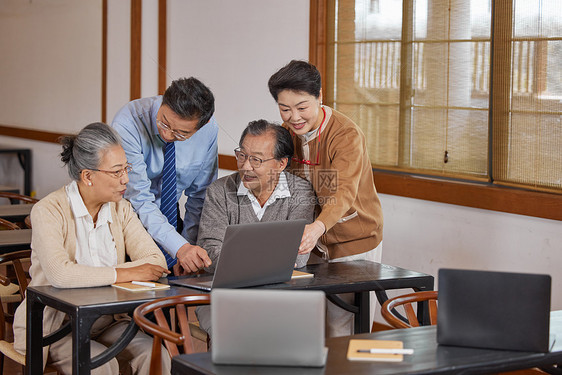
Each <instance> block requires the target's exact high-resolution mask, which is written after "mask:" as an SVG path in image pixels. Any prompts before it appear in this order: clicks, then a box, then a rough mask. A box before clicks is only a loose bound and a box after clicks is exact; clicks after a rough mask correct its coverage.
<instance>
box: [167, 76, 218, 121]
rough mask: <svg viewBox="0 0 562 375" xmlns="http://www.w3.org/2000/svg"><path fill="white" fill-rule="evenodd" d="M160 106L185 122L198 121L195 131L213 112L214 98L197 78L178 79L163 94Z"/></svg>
mask: <svg viewBox="0 0 562 375" xmlns="http://www.w3.org/2000/svg"><path fill="white" fill-rule="evenodd" d="M162 104H165V105H167V106H168V107H170V109H171V110H172V111H174V113H175V114H177V115H178V116H180V117H181V118H182V119H185V120H194V119H199V122H198V123H197V129H200V128H201V127H202V126H203V125H205V124H206V123H208V122H209V120H210V119H211V116H213V113H214V112H215V97H214V96H213V93H212V92H211V90H210V89H209V88H208V87H207V86H205V85H204V84H203V83H202V82H201V81H199V80H198V79H197V78H193V77H189V78H180V79H177V80H175V81H173V82H172V84H171V85H170V87H168V88H167V89H166V91H165V92H164V96H163V97H162Z"/></svg>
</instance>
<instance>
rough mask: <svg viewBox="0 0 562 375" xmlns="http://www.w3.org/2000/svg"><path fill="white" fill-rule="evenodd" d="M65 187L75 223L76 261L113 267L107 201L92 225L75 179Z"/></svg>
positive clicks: (109, 209) (115, 251) (114, 264)
mask: <svg viewBox="0 0 562 375" xmlns="http://www.w3.org/2000/svg"><path fill="white" fill-rule="evenodd" d="M65 189H66V194H67V196H68V200H69V201H70V207H71V209H72V213H73V214H74V222H75V224H76V255H75V259H76V263H78V264H83V265H88V266H92V267H115V266H116V265H117V250H116V247H115V241H114V240H113V235H112V234H111V230H110V228H109V223H111V222H113V219H112V217H111V208H110V204H109V202H108V203H104V204H103V205H102V206H101V208H100V211H99V213H98V219H97V222H96V225H94V221H93V219H92V216H91V215H90V213H89V212H88V209H87V208H86V205H85V204H84V201H83V200H82V196H81V195H80V192H79V190H78V185H77V183H76V181H72V182H71V183H70V184H68V185H66V187H65ZM115 278H117V272H115Z"/></svg>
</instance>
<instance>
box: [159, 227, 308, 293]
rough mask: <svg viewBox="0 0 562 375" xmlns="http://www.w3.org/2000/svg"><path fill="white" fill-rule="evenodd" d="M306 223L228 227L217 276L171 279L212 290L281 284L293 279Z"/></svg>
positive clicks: (192, 286)
mask: <svg viewBox="0 0 562 375" xmlns="http://www.w3.org/2000/svg"><path fill="white" fill-rule="evenodd" d="M306 223H307V222H306V220H291V221H271V222H258V223H250V224H236V225H229V226H228V227H227V228H226V233H225V235H224V241H223V245H222V249H221V253H220V255H219V259H218V261H217V266H216V268H215V273H214V275H207V276H202V277H190V278H179V279H170V280H169V283H170V284H174V285H179V286H185V287H188V288H196V289H202V290H206V291H209V290H211V289H212V288H241V287H248V286H256V285H265V284H273V283H280V282H284V281H288V280H290V279H291V274H292V272H293V268H294V266H295V260H296V259H297V253H298V249H299V245H300V243H301V238H302V234H303V232H304V226H305V225H306Z"/></svg>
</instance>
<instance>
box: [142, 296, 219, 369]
mask: <svg viewBox="0 0 562 375" xmlns="http://www.w3.org/2000/svg"><path fill="white" fill-rule="evenodd" d="M210 303H211V296H210V295H209V294H194V295H184V296H172V297H165V298H160V299H157V300H154V301H150V302H147V303H144V304H142V305H140V306H138V307H137V308H136V309H135V311H134V312H133V319H134V320H135V323H136V324H137V325H138V326H139V327H140V328H141V329H142V330H143V331H145V332H146V333H149V334H151V335H153V336H154V341H153V344H152V357H151V358H150V373H151V374H153V375H161V374H162V340H164V345H165V346H166V349H168V353H170V357H174V356H176V355H178V354H180V350H179V349H178V345H180V346H182V347H183V351H182V352H183V353H193V351H194V350H193V341H192V339H191V336H192V330H193V331H195V329H193V327H191V326H190V324H189V322H188V320H187V306H197V305H208V304H210ZM170 307H175V310H174V311H175V317H176V320H177V322H176V323H177V326H178V327H179V330H180V332H181V333H178V332H175V331H174V330H172V329H171V328H170V326H174V325H173V324H169V323H168V321H167V319H166V314H165V313H164V311H163V310H162V309H167V308H170ZM170 312H171V311H170ZM151 313H154V317H155V319H156V323H154V322H152V321H150V320H149V319H148V318H147V315H148V314H151ZM194 336H195V334H194Z"/></svg>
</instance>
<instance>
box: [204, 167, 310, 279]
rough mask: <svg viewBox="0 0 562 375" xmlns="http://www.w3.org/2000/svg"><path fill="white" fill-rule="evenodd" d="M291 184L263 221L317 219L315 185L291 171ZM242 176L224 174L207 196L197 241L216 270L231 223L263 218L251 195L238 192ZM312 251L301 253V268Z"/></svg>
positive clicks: (270, 207)
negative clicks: (259, 215) (315, 212)
mask: <svg viewBox="0 0 562 375" xmlns="http://www.w3.org/2000/svg"><path fill="white" fill-rule="evenodd" d="M282 173H285V176H286V177H287V184H288V185H289V191H290V193H291V196H290V197H287V198H281V199H277V200H276V201H275V202H274V203H272V204H271V205H270V206H268V207H267V208H266V210H265V213H264V215H263V217H262V219H261V221H263V222H265V221H282V220H296V219H305V220H307V222H308V223H312V221H313V220H314V207H315V205H316V197H315V195H314V191H313V190H312V185H310V183H309V182H308V181H306V180H304V179H302V178H300V177H297V176H295V175H292V174H290V173H287V172H282ZM239 185H240V176H239V175H238V172H236V173H233V174H231V175H229V176H225V177H222V178H220V179H218V180H216V181H215V182H213V183H212V184H211V185H209V187H208V188H207V196H206V197H205V204H204V205H203V213H202V214H201V221H200V223H199V235H198V240H197V245H199V246H201V247H202V248H203V249H205V250H206V251H207V253H208V254H209V257H210V258H211V260H212V261H213V264H212V265H211V267H209V268H208V269H207V271H209V272H214V269H215V264H216V261H217V259H218V258H219V254H220V252H221V248H222V241H223V238H224V233H225V232H226V227H227V226H229V225H231V224H245V223H255V222H258V221H260V220H259V219H258V218H257V216H256V214H255V212H254V210H253V208H252V204H251V203H250V200H249V198H248V196H245V195H244V196H238V195H237V194H236V193H237V191H238V186H239ZM308 257H309V254H305V255H299V256H297V268H300V267H304V266H305V265H306V262H307V261H308Z"/></svg>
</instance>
